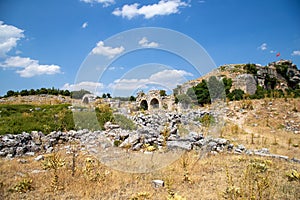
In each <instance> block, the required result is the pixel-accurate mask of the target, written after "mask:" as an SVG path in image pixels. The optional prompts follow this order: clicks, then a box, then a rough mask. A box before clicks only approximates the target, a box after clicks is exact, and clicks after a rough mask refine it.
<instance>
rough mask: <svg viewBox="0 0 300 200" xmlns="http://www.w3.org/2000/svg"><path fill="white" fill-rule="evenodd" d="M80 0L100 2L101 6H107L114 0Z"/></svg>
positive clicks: (83, 0)
mask: <svg viewBox="0 0 300 200" xmlns="http://www.w3.org/2000/svg"><path fill="white" fill-rule="evenodd" d="M80 1H82V2H84V3H89V4H94V3H100V4H102V5H103V7H107V6H110V5H112V4H114V3H115V0H80Z"/></svg>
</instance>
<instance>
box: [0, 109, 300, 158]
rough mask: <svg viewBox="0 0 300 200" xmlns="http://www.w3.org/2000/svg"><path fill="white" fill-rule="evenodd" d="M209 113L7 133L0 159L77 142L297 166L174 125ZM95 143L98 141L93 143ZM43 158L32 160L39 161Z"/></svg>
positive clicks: (82, 145) (91, 146) (139, 117)
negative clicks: (132, 126)
mask: <svg viewBox="0 0 300 200" xmlns="http://www.w3.org/2000/svg"><path fill="white" fill-rule="evenodd" d="M206 114H213V113H209V112H207V111H192V112H189V113H186V114H176V113H164V114H162V113H160V114H158V113H157V114H155V113H153V114H151V115H150V114H148V115H147V114H142V113H140V114H138V115H136V116H132V117H131V118H132V120H133V121H134V122H136V123H137V124H138V128H137V130H133V131H129V130H123V129H121V128H120V127H119V126H118V125H115V124H112V123H110V122H109V123H106V124H105V129H106V130H105V131H89V130H78V131H68V132H61V131H54V132H51V133H50V134H48V135H44V134H43V133H42V132H38V131H32V132H31V133H26V132H23V133H21V134H17V135H12V134H7V135H3V136H0V156H1V157H6V158H13V157H20V156H35V154H37V153H38V154H42V153H51V152H52V151H53V150H54V148H55V146H56V145H58V144H62V145H65V149H66V151H67V152H69V153H71V148H70V145H68V143H70V142H77V143H78V144H80V150H87V151H89V152H93V153H97V145H98V146H99V145H100V146H101V148H102V149H105V148H108V147H111V146H118V147H119V148H124V149H126V150H131V151H143V152H147V151H155V150H166V151H168V150H173V149H178V148H179V149H182V150H187V151H189V150H192V149H196V150H202V151H203V152H205V153H211V154H217V153H221V152H231V153H234V154H247V155H258V156H265V157H273V158H278V159H284V160H289V161H293V162H298V163H300V160H298V159H296V158H292V159H290V158H288V157H287V156H282V155H276V154H271V153H270V152H269V150H268V149H266V148H263V149H260V150H250V149H246V148H245V146H244V145H242V144H240V145H237V146H235V145H233V144H231V143H230V141H229V140H227V139H224V138H213V137H212V136H206V137H204V135H203V134H202V133H198V132H193V131H189V133H188V134H185V135H182V134H180V133H179V130H178V124H180V123H181V124H187V123H194V124H195V125H199V126H201V124H200V122H199V121H193V120H191V119H194V118H196V117H201V116H203V115H206ZM100 137H102V138H105V139H106V140H107V141H108V143H101V142H100V143H99V141H100V140H99V138H100ZM97 141H98V142H97ZM41 159H43V156H39V157H36V159H35V160H41Z"/></svg>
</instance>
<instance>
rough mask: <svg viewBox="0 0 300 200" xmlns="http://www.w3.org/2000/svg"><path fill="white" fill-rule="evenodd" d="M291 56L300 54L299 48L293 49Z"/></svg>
mask: <svg viewBox="0 0 300 200" xmlns="http://www.w3.org/2000/svg"><path fill="white" fill-rule="evenodd" d="M292 56H300V50H296V51H293V53H292Z"/></svg>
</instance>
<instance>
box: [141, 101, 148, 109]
mask: <svg viewBox="0 0 300 200" xmlns="http://www.w3.org/2000/svg"><path fill="white" fill-rule="evenodd" d="M140 108H141V109H142V110H148V103H147V101H146V100H142V101H141V104H140Z"/></svg>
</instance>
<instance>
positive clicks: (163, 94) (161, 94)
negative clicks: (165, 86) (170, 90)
mask: <svg viewBox="0 0 300 200" xmlns="http://www.w3.org/2000/svg"><path fill="white" fill-rule="evenodd" d="M159 95H160V96H161V97H164V96H167V93H166V90H160V91H159Z"/></svg>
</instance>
